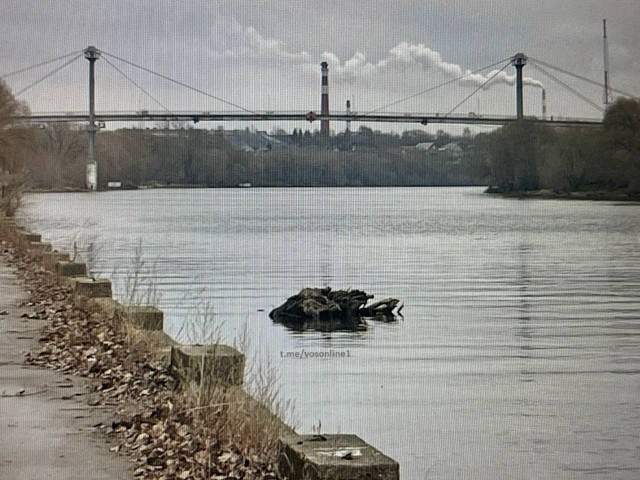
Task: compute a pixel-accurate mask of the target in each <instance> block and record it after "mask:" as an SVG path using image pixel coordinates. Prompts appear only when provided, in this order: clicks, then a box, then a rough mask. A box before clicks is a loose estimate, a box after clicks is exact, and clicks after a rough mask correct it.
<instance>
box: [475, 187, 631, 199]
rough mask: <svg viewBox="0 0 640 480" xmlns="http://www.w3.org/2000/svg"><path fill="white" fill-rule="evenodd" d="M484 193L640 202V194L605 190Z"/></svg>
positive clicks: (522, 196) (525, 196)
mask: <svg viewBox="0 0 640 480" xmlns="http://www.w3.org/2000/svg"><path fill="white" fill-rule="evenodd" d="M485 193H488V194H490V195H500V196H502V197H507V198H522V199H527V198H539V199H543V200H558V199H559V200H591V201H608V202H640V194H638V193H635V194H634V193H629V192H612V191H607V190H592V191H580V192H556V191H554V190H550V189H541V190H528V191H524V192H502V191H500V190H499V189H496V188H493V187H488V188H487V190H485Z"/></svg>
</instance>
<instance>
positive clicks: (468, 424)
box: [19, 188, 640, 480]
mask: <svg viewBox="0 0 640 480" xmlns="http://www.w3.org/2000/svg"><path fill="white" fill-rule="evenodd" d="M19 219H20V221H21V222H23V223H24V224H26V225H28V226H29V227H30V228H32V229H33V230H34V231H37V232H39V233H42V234H43V237H44V239H45V240H46V241H50V242H52V243H53V244H54V246H55V247H57V248H59V249H62V250H66V251H70V250H71V249H72V245H73V243H74V241H75V242H76V244H77V245H78V248H79V250H80V255H82V256H83V259H86V260H88V261H89V262H90V264H91V265H92V267H93V270H94V272H95V273H96V274H98V275H100V276H105V277H109V278H113V279H114V283H115V285H116V287H117V294H118V295H120V296H122V295H124V292H125V290H126V288H125V282H124V279H125V278H126V277H127V272H129V271H130V269H131V268H132V265H133V264H134V263H135V262H134V261H133V260H132V258H133V256H134V250H135V248H136V246H137V245H138V244H139V242H141V245H142V251H143V256H144V260H145V263H144V268H143V269H142V273H143V276H145V278H146V279H148V280H150V283H153V285H154V288H155V293H156V294H157V299H158V304H159V307H160V308H162V309H163V310H164V311H165V314H166V317H165V318H166V320H165V324H166V325H165V330H166V331H167V332H168V333H169V334H171V335H173V336H181V335H182V336H184V335H185V331H186V330H185V328H184V324H185V321H189V320H188V319H189V318H193V317H194V315H197V312H198V311H200V310H199V309H200V308H202V305H204V304H206V303H208V304H209V305H210V307H211V309H212V311H213V312H215V316H214V317H213V321H214V322H217V324H218V325H221V327H220V328H221V331H222V334H223V335H224V337H225V340H226V341H228V342H229V343H232V342H233V341H234V339H235V338H236V337H237V336H238V335H239V332H241V331H242V330H243V328H246V330H247V332H248V333H249V336H250V338H251V341H252V344H253V346H254V348H256V349H257V350H258V351H259V352H260V354H259V355H258V356H257V358H258V360H257V361H260V362H267V361H269V362H271V363H272V364H273V365H275V366H276V367H277V369H278V370H279V372H280V376H281V377H280V378H281V383H282V393H283V395H284V397H286V398H290V399H293V400H294V401H295V405H296V418H297V420H298V431H299V432H301V433H310V432H311V430H312V428H313V427H318V426H320V425H321V430H322V432H323V433H335V432H340V433H356V434H358V435H359V436H361V437H362V438H363V439H364V440H365V441H367V442H369V443H370V444H372V445H374V446H375V447H377V448H379V449H380V450H382V451H383V452H384V453H385V454H387V455H389V456H391V457H393V458H395V459H396V460H398V461H399V462H400V471H401V478H405V479H420V480H422V479H431V478H437V479H467V478H468V479H471V478H473V479H487V480H489V479H491V480H493V479H496V478H503V479H582V478H585V477H590V478H598V479H637V478H640V296H639V291H640V205H638V204H616V203H613V202H571V201H560V200H558V201H556V200H518V199H505V198H501V197H496V196H490V195H485V194H482V190H481V189H479V188H353V189H351V188H340V189H333V188H298V189H294V188H291V189H255V188H244V189H203V190H144V191H122V192H104V193H91V194H82V193H74V194H33V195H29V196H28V197H27V202H26V205H25V206H24V208H22V210H21V211H20V213H19ZM323 285H330V286H332V287H334V288H349V287H351V288H357V289H363V290H365V291H366V292H368V293H371V294H374V295H375V296H376V298H377V299H382V298H384V297H395V298H399V299H401V300H402V301H403V302H404V303H405V307H404V309H403V311H402V313H403V314H404V316H405V318H404V320H401V321H399V322H397V323H389V324H387V323H372V324H371V325H370V328H369V329H368V330H367V331H366V332H336V333H319V332H313V331H306V332H292V331H289V330H287V329H286V328H284V327H283V326H281V325H276V324H273V323H272V322H271V320H270V319H269V318H268V312H269V310H270V309H271V308H273V307H275V306H277V305H279V304H280V303H282V302H283V301H284V300H285V299H286V298H287V297H289V296H291V295H293V294H295V293H297V292H298V291H299V290H300V289H301V288H302V287H305V286H323ZM194 312H195V313H194ZM245 326H246V327H245ZM183 340H184V339H183ZM296 357H298V358H296Z"/></svg>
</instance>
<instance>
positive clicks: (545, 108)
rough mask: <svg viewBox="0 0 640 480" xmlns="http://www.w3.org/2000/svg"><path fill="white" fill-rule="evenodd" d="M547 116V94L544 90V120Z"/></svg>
mask: <svg viewBox="0 0 640 480" xmlns="http://www.w3.org/2000/svg"><path fill="white" fill-rule="evenodd" d="M546 116H547V92H546V91H545V89H544V88H543V89H542V118H544V117H546Z"/></svg>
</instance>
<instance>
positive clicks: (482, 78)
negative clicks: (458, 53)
mask: <svg viewBox="0 0 640 480" xmlns="http://www.w3.org/2000/svg"><path fill="white" fill-rule="evenodd" d="M322 59H323V60H324V61H326V62H327V63H329V66H330V68H331V69H332V72H333V73H332V76H333V78H334V79H335V81H354V80H358V79H365V78H369V77H371V76H373V75H377V74H384V73H387V72H393V71H407V70H408V69H411V68H417V69H420V70H422V71H434V72H436V73H441V74H444V75H445V76H446V77H447V78H448V79H454V78H459V77H462V76H465V75H467V76H466V77H465V78H464V79H463V80H461V81H460V82H461V83H462V84H465V85H470V86H476V87H479V86H481V85H483V84H484V83H485V82H487V80H488V79H490V78H491V77H493V78H492V79H491V81H490V82H489V83H487V85H485V87H484V88H490V87H491V86H494V85H498V84H504V85H515V81H516V76H515V74H513V75H509V74H507V73H506V72H504V71H501V72H500V71H498V70H492V71H490V72H488V73H486V74H481V73H475V74H473V73H471V70H465V69H463V68H462V67H461V66H460V65H457V64H455V63H449V62H446V61H444V60H443V59H442V56H441V55H440V53H438V52H436V51H434V50H431V49H430V48H428V47H427V46H425V45H424V44H418V45H415V44H410V43H407V42H401V43H399V44H398V45H396V46H395V47H393V48H392V49H391V50H389V53H388V54H387V55H386V56H385V57H384V58H383V59H381V60H379V61H378V62H376V63H371V62H369V61H367V59H366V57H365V55H364V54H363V53H360V52H356V53H355V54H354V55H353V56H352V57H351V58H350V59H348V60H345V61H344V62H342V61H340V59H339V58H338V57H337V56H336V55H334V54H333V53H328V52H325V53H323V54H322ZM505 63H507V61H506V60H505ZM494 75H495V76H494ZM523 82H524V84H525V85H530V86H533V87H537V88H541V89H543V88H544V85H543V84H542V83H541V82H539V81H538V80H535V79H533V78H530V77H525V78H523Z"/></svg>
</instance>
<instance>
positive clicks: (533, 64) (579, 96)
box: [529, 62, 604, 112]
mask: <svg viewBox="0 0 640 480" xmlns="http://www.w3.org/2000/svg"><path fill="white" fill-rule="evenodd" d="M529 65H530V66H532V67H533V68H535V69H536V70H538V71H539V72H540V73H542V74H544V75H546V76H547V77H549V78H550V79H551V80H553V81H554V82H556V83H557V84H558V85H560V86H562V87H564V88H565V89H566V90H568V91H569V92H571V93H572V94H574V95H575V96H576V97H578V98H579V99H580V100H582V101H583V102H585V103H588V104H589V105H590V106H592V107H593V108H595V109H596V110H598V111H599V112H604V108H602V107H601V106H600V105H598V104H597V103H595V102H593V101H591V100H590V99H589V98H587V97H586V96H584V95H583V94H581V93H580V92H578V91H577V90H576V89H574V88H572V87H570V86H569V85H567V84H566V83H565V82H563V81H562V80H560V79H559V78H558V77H556V76H555V75H553V74H551V73H549V72H547V71H546V70H545V69H544V68H542V67H541V66H540V65H536V62H531V63H530V64H529Z"/></svg>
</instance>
